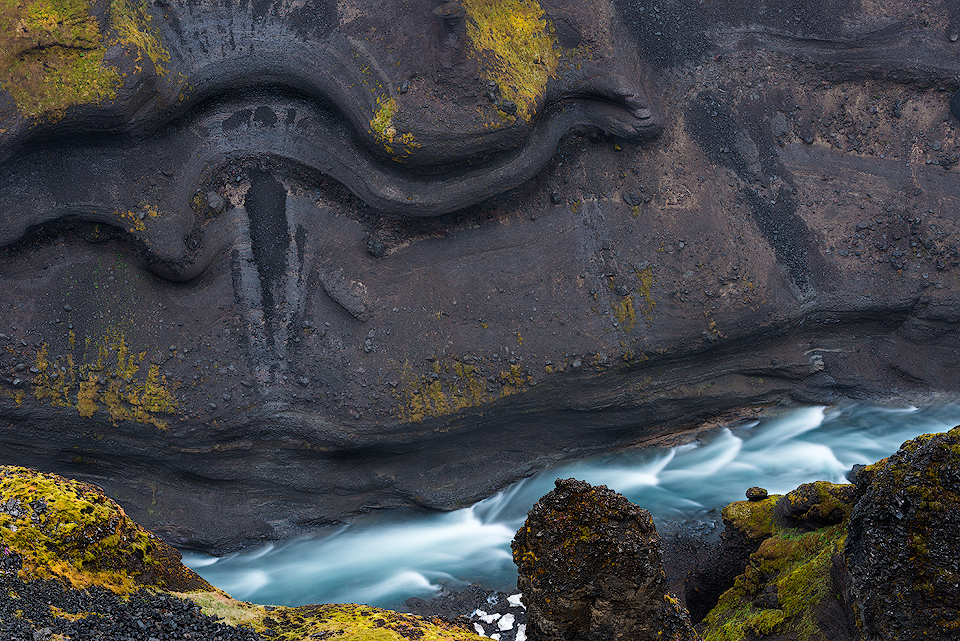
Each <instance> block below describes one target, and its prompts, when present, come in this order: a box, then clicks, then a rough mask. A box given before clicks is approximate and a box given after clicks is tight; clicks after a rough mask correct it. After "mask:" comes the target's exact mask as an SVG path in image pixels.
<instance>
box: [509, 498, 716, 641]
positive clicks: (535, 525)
mask: <svg viewBox="0 0 960 641" xmlns="http://www.w3.org/2000/svg"><path fill="white" fill-rule="evenodd" d="M512 548H513V559H514V562H515V563H516V564H517V567H518V568H519V571H520V578H519V580H518V583H517V585H518V587H519V588H520V591H521V592H523V595H524V597H523V598H524V603H525V604H526V606H527V617H528V618H527V633H528V635H529V638H530V639H531V641H616V640H618V639H623V640H627V639H629V640H630V641H645V640H647V639H649V640H651V641H652V640H654V639H657V640H660V639H671V640H672V639H676V640H677V641H682V640H687V639H690V640H692V639H697V638H698V637H697V635H696V632H695V631H694V630H693V627H692V626H691V624H690V619H689V615H688V614H687V611H686V609H684V608H683V607H682V606H680V605H679V602H678V601H677V599H676V598H675V597H673V596H672V595H670V594H668V593H667V592H666V578H665V576H664V572H663V565H662V562H661V558H660V537H659V536H658V534H657V531H656V528H655V527H654V525H653V519H652V517H651V516H650V513H649V512H648V511H647V510H644V509H642V508H640V507H637V506H636V505H634V504H633V503H630V502H629V501H628V500H627V499H626V498H624V497H623V496H622V495H620V494H617V493H616V492H614V491H612V490H610V489H608V488H607V487H606V486H603V485H600V486H596V487H595V486H592V485H589V484H588V483H584V482H583V481H578V480H575V479H566V480H560V479H558V480H557V481H556V488H555V489H554V490H552V491H551V492H549V493H547V494H546V495H545V496H543V497H542V498H541V499H540V500H539V501H537V503H536V504H535V505H534V506H533V508H532V509H531V510H530V512H529V513H528V516H527V521H526V523H525V524H524V526H523V527H522V528H520V530H519V531H518V532H517V535H516V537H515V538H514V540H513V545H512Z"/></svg>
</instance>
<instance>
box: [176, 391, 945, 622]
mask: <svg viewBox="0 0 960 641" xmlns="http://www.w3.org/2000/svg"><path fill="white" fill-rule="evenodd" d="M958 423H960V405H956V404H945V405H937V406H932V407H927V408H924V409H918V408H915V407H911V408H903V409H891V408H889V407H887V408H881V407H868V406H858V405H851V406H844V407H835V408H826V407H809V408H804V409H797V410H789V411H778V412H771V413H770V414H769V416H767V417H766V418H764V419H762V420H760V421H757V422H753V423H749V424H747V425H743V426H740V427H737V428H735V429H720V430H717V431H715V432H713V433H711V434H709V435H708V436H703V435H701V438H700V440H699V441H697V442H694V443H690V444H687V445H682V446H680V447H675V448H669V449H668V448H647V449H643V450H636V449H635V450H629V451H624V452H619V453H616V454H612V455H608V456H603V457H596V458H592V459H589V460H584V461H580V462H576V463H572V464H565V465H560V466H557V467H553V468H550V469H547V470H545V471H543V472H541V473H540V474H537V475H536V476H534V477H531V478H529V479H526V480H523V481H520V482H519V483H516V484H514V485H512V486H511V487H509V488H507V489H505V490H504V491H502V492H500V493H499V494H497V495H495V496H492V497H490V498H488V499H485V500H483V501H480V502H479V503H477V504H475V505H473V506H471V507H469V508H465V509H462V510H457V511H455V512H448V513H440V514H424V513H419V512H413V511H403V512H401V511H395V512H388V513H380V514H375V515H370V516H367V517H363V518H360V519H357V520H356V521H354V522H353V523H352V524H350V525H349V526H346V527H343V528H341V529H339V530H337V531H336V532H333V533H332V534H331V533H326V534H325V535H323V536H318V537H312V538H303V539H298V540H294V541H288V542H284V543H278V544H271V545H266V546H263V547H259V548H256V549H251V550H246V551H244V552H241V553H237V554H231V555H228V556H224V557H221V558H216V557H210V556H205V555H201V554H197V553H193V552H184V555H183V557H184V558H183V560H184V563H186V564H187V565H188V566H190V567H191V568H193V569H194V570H195V571H196V572H198V573H199V574H200V575H201V576H203V577H204V578H205V579H207V580H208V581H210V582H211V583H212V584H214V585H216V586H218V587H220V588H223V589H224V590H226V591H227V592H229V593H230V594H231V595H233V596H234V597H235V598H238V599H243V600H246V601H253V602H256V603H271V604H278V605H304V604H308V603H366V604H369V605H375V606H381V607H393V608H396V607H398V606H400V605H401V604H402V603H403V601H404V600H405V599H406V598H408V597H410V596H421V597H425V598H429V597H430V596H432V595H433V594H435V593H436V592H437V591H438V590H439V589H440V587H441V586H443V585H447V586H463V585H467V584H470V583H480V584H482V585H483V586H484V587H486V588H490V589H499V590H504V591H515V586H516V568H515V567H514V565H513V562H512V560H511V555H510V541H511V539H512V538H513V534H514V532H515V531H516V530H517V529H518V528H519V527H520V526H521V524H522V523H523V520H524V518H525V517H526V512H527V510H529V509H530V507H531V506H532V505H533V503H534V502H535V501H536V500H537V499H538V498H540V497H541V496H542V495H543V494H545V493H547V492H548V491H550V490H551V489H553V481H554V479H557V478H568V477H575V478H578V479H582V480H585V481H587V482H589V483H592V484H594V485H599V484H603V485H607V486H608V487H610V488H612V489H614V490H616V491H618V492H620V493H622V494H624V495H625V496H627V497H628V498H629V499H630V500H631V501H633V502H634V503H637V504H638V505H640V506H642V507H644V508H646V509H648V510H650V511H651V512H652V513H653V516H654V519H655V520H656V521H657V525H658V527H661V526H662V525H663V524H665V523H668V522H672V523H676V522H678V521H688V520H696V519H699V520H707V521H717V520H719V508H721V507H723V506H724V505H726V504H727V503H730V502H732V501H738V500H743V498H744V491H745V490H746V489H747V488H748V487H750V486H760V487H764V488H766V489H767V490H769V491H770V493H771V494H779V493H783V492H787V491H789V490H792V489H793V488H795V487H797V486H798V485H800V484H801V483H807V482H810V481H815V480H827V481H834V482H844V476H845V474H846V473H847V471H849V470H850V468H851V467H852V466H853V465H855V464H857V463H872V462H874V461H876V460H878V459H881V458H883V457H885V456H888V455H890V454H892V453H893V452H895V451H896V450H897V448H898V447H899V446H900V444H901V443H902V442H903V441H905V440H907V439H910V438H913V437H914V436H917V435H919V434H925V433H928V432H941V431H944V430H948V429H950V428H952V427H954V426H955V425H957V424H958Z"/></svg>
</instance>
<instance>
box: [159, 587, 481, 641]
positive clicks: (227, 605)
mask: <svg viewBox="0 0 960 641" xmlns="http://www.w3.org/2000/svg"><path fill="white" fill-rule="evenodd" d="M177 596H182V597H185V598H188V599H191V600H192V601H193V602H194V603H196V604H198V605H199V606H200V607H201V608H202V610H203V612H204V614H209V615H215V616H219V617H222V618H223V619H224V622H225V623H227V624H228V625H234V626H235V625H246V626H250V627H252V628H253V629H255V630H257V631H258V632H261V633H262V632H264V631H266V630H270V631H271V632H272V633H273V634H272V635H270V638H271V639H278V640H281V641H301V640H302V639H310V638H317V639H326V638H329V637H335V638H336V639H337V640H338V641H404V640H406V639H419V641H467V640H470V641H472V640H475V639H479V638H480V637H478V636H477V635H476V634H474V633H473V632H472V631H470V630H468V629H466V628H463V627H461V626H457V625H453V624H449V623H444V622H442V621H439V620H433V621H429V620H427V619H424V618H423V617H419V616H416V615H413V614H401V613H399V612H393V611H391V610H383V609H381V608H374V607H370V606H366V605H355V604H329V605H307V606H302V607H298V608H288V607H276V608H272V609H270V610H267V609H266V608H264V607H263V606H261V605H254V604H252V603H246V602H243V601H235V600H234V599H231V598H230V597H229V596H227V595H226V594H224V593H223V592H220V591H211V592H192V593H189V594H180V595H177Z"/></svg>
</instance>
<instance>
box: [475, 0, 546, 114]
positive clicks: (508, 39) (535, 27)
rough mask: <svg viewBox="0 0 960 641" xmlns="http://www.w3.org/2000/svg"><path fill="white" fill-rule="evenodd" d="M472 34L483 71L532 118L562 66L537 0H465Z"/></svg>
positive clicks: (506, 96) (519, 111) (503, 94)
mask: <svg viewBox="0 0 960 641" xmlns="http://www.w3.org/2000/svg"><path fill="white" fill-rule="evenodd" d="M462 4H463V6H464V8H465V9H466V10H467V36H468V38H469V39H470V43H471V44H472V46H473V51H474V55H475V56H476V58H477V60H478V61H479V63H480V69H481V73H482V74H483V75H484V76H485V77H486V78H487V79H488V80H493V81H495V82H496V83H497V85H498V86H499V87H500V93H501V95H502V96H503V98H504V100H510V101H512V102H514V103H515V104H516V106H517V114H518V115H519V116H521V117H522V118H523V119H524V120H526V121H527V122H530V121H531V120H533V118H534V117H535V115H536V113H537V110H538V108H539V106H540V105H541V103H542V101H543V98H544V96H545V93H546V87H547V81H548V80H549V79H550V77H551V76H553V75H554V73H555V72H556V70H557V65H558V56H557V52H556V49H555V46H556V38H555V37H554V34H553V32H552V31H551V29H550V26H549V25H548V24H547V21H546V20H545V19H544V11H543V9H542V8H541V7H540V3H539V2H536V1H535V0H527V1H526V2H525V1H524V0H463V2H462Z"/></svg>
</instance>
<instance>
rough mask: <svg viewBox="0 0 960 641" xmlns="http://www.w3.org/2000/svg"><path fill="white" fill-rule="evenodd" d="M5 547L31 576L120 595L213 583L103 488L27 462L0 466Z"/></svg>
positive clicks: (0, 532)
mask: <svg viewBox="0 0 960 641" xmlns="http://www.w3.org/2000/svg"><path fill="white" fill-rule="evenodd" d="M0 545H2V546H3V547H5V548H8V549H9V550H12V551H14V552H16V553H17V554H18V555H19V556H20V558H21V559H22V568H21V569H20V570H19V576H20V578H22V579H24V580H27V581H29V580H31V579H56V580H58V581H60V582H61V583H63V584H64V585H65V586H67V587H70V588H78V589H82V588H88V587H91V586H100V587H104V588H107V589H109V590H111V591H113V592H117V593H129V592H131V591H134V590H136V589H137V588H139V587H140V586H155V587H159V588H165V589H168V590H177V591H188V590H197V589H206V590H211V589H213V588H212V587H211V586H210V584H208V583H207V582H206V581H204V580H203V579H201V578H200V577H199V576H197V575H196V574H195V573H194V572H193V571H191V570H189V569H188V568H186V567H185V566H184V565H183V564H182V563H180V554H179V553H178V552H177V551H176V550H174V549H173V548H171V547H170V546H169V545H167V544H166V543H164V542H163V541H161V540H160V539H159V538H157V536H156V535H154V534H152V533H150V532H147V531H146V530H144V529H143V528H142V527H140V526H139V525H137V524H136V523H135V522H133V521H132V520H131V519H130V518H129V517H127V515H126V514H125V513H124V511H123V508H121V507H120V506H119V505H117V503H116V502H114V501H113V500H112V499H111V498H110V497H108V496H107V495H105V494H104V493H103V491H102V490H101V489H100V488H98V487H96V486H95V485H91V484H89V483H82V482H80V481H73V480H69V479H65V478H62V477H60V476H56V475H54V474H43V473H41V472H37V471H35V470H30V469H27V468H23V467H10V466H2V467H0Z"/></svg>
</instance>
